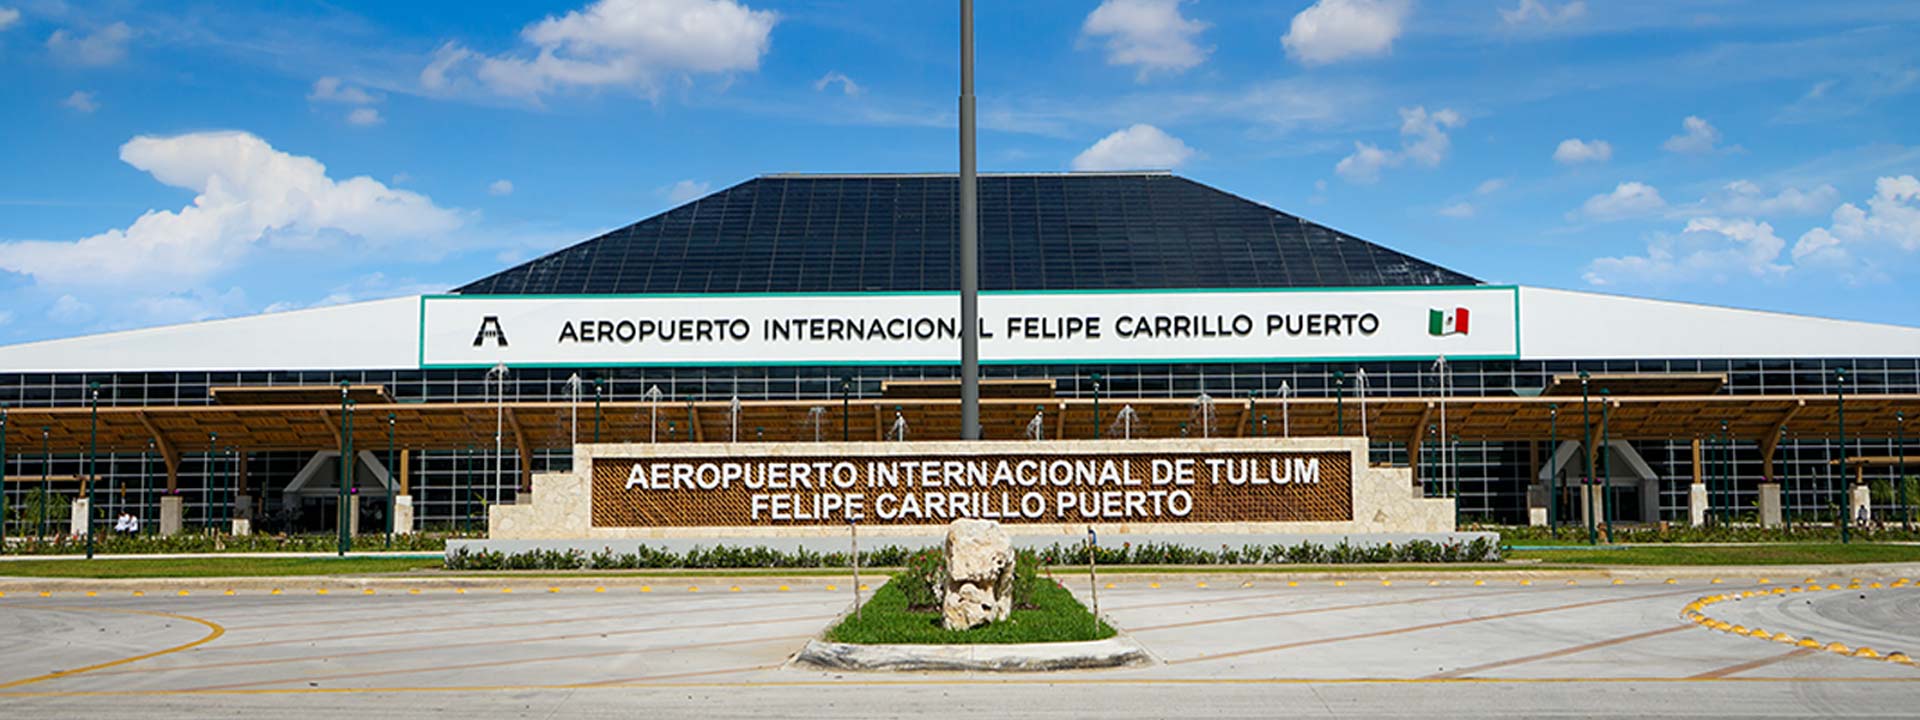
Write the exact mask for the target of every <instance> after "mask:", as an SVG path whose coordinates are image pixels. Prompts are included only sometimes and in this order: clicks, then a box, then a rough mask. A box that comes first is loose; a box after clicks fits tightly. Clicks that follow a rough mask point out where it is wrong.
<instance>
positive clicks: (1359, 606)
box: [1114, 590, 1521, 633]
mask: <svg viewBox="0 0 1920 720" xmlns="http://www.w3.org/2000/svg"><path fill="white" fill-rule="evenodd" d="M1520 592H1521V591H1519V590H1507V591H1504V592H1495V593H1458V594H1453V595H1442V596H1439V597H1427V598H1416V599H1413V600H1382V601H1379V602H1370V603H1356V604H1353V605H1329V606H1325V607H1314V608H1302V609H1299V610H1276V611H1273V612H1264V613H1254V614H1251V615H1233V616H1229V617H1223V618H1207V619H1205V620H1188V621H1186V622H1178V623H1168V624H1165V625H1149V626H1146V627H1137V628H1128V630H1127V632H1136V633H1139V632H1151V631H1154V630H1172V629H1175V628H1185V627H1194V626H1198V625H1217V624H1220V623H1229V622H1239V621H1242V620H1264V619H1267V618H1276V617H1289V616H1293V615H1313V614H1316V613H1324V612H1337V611H1341V610H1365V609H1367V608H1378V607H1392V606H1396V605H1418V604H1421V603H1430V602H1440V601H1443V600H1460V599H1464V598H1483V597H1494V596H1498V595H1515V594H1519V593H1520ZM1122 609H1125V608H1116V609H1115V610H1114V612H1118V611H1120V610H1122Z"/></svg>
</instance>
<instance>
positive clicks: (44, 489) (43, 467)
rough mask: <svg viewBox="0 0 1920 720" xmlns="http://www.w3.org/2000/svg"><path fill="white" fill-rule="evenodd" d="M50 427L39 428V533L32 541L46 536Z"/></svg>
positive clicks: (50, 496)
mask: <svg viewBox="0 0 1920 720" xmlns="http://www.w3.org/2000/svg"><path fill="white" fill-rule="evenodd" d="M52 430H53V429H52V428H49V427H46V426H42V427H41V428H40V533H39V534H37V535H34V536H33V539H34V542H39V541H41V540H44V539H46V537H47V503H48V502H50V501H51V500H52V499H53V478H52V477H51V476H49V475H48V474H47V473H48V471H49V470H50V469H51V468H52V466H53V434H52Z"/></svg>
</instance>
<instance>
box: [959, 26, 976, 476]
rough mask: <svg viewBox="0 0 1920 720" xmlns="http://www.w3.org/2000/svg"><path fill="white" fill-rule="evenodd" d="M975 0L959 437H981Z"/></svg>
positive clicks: (965, 151)
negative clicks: (974, 93)
mask: <svg viewBox="0 0 1920 720" xmlns="http://www.w3.org/2000/svg"><path fill="white" fill-rule="evenodd" d="M974 162H975V157H974V97H973V0H960V198H959V200H960V439H961V440H979V439H980V247H979V246H980V205H979V190H980V188H979V182H978V180H977V178H976V168H975V165H974Z"/></svg>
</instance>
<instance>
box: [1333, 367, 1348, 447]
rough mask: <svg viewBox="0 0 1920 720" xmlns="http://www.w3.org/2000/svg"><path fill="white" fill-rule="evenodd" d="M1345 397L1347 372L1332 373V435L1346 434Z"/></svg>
mask: <svg viewBox="0 0 1920 720" xmlns="http://www.w3.org/2000/svg"><path fill="white" fill-rule="evenodd" d="M1346 395H1347V371H1345V370H1335V371H1333V434H1335V435H1345V434H1347V413H1346V408H1345V405H1344V403H1345V400H1346Z"/></svg>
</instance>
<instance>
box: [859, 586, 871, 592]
mask: <svg viewBox="0 0 1920 720" xmlns="http://www.w3.org/2000/svg"><path fill="white" fill-rule="evenodd" d="M860 589H861V590H863V591H865V590H869V589H871V588H868V587H867V586H866V585H861V586H860Z"/></svg>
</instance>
